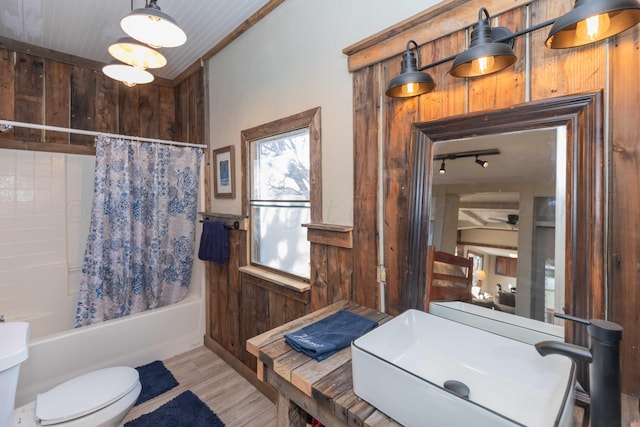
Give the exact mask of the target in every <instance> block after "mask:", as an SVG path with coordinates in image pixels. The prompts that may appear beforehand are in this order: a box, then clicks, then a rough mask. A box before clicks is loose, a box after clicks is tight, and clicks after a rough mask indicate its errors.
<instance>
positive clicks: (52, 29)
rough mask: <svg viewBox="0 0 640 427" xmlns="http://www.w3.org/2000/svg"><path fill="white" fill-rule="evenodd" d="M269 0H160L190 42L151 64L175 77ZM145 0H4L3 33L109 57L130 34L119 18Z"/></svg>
mask: <svg viewBox="0 0 640 427" xmlns="http://www.w3.org/2000/svg"><path fill="white" fill-rule="evenodd" d="M267 3H268V0H242V1H239V0H189V1H180V0H158V3H157V4H158V6H160V8H161V9H162V11H163V12H164V13H166V14H168V15H170V16H171V17H172V18H174V19H175V20H176V21H177V22H178V25H180V27H181V28H182V29H183V30H184V31H185V33H186V34H187V42H186V43H185V44H184V45H182V46H180V47H175V48H170V49H168V48H166V49H161V52H162V53H163V54H164V55H165V57H166V58H167V61H168V64H167V66H166V67H164V68H161V69H155V70H150V71H151V72H152V74H154V75H155V76H157V77H163V78H166V79H174V78H176V77H177V76H178V75H179V74H180V73H181V72H182V71H184V70H185V69H187V68H188V67H189V66H190V65H192V64H193V63H195V62H197V61H198V60H199V59H200V58H201V57H202V56H204V55H205V54H206V53H207V52H208V51H209V50H210V49H211V48H213V47H214V46H215V45H217V44H218V43H219V42H220V41H221V40H222V39H224V38H225V37H226V36H227V35H228V34H229V33H231V32H232V31H233V30H235V29H236V28H237V27H238V26H240V25H241V24H242V23H243V22H244V21H245V20H246V19H248V18H249V17H251V16H252V15H253V14H254V13H255V12H257V11H258V10H260V8H262V6H264V5H265V4H267ZM132 5H133V8H134V9H138V8H141V7H144V5H145V0H133V1H132V0H0V36H1V37H6V38H9V39H12V40H17V41H20V42H23V43H28V44H31V45H36V46H40V47H44V48H46V49H51V50H55V51H58V52H62V53H66V54H70V55H74V56H77V57H80V58H86V59H90V60H93V61H98V62H101V63H105V64H106V63H109V62H111V60H112V58H111V56H110V55H109V53H108V52H107V47H108V46H109V45H110V44H111V43H113V42H115V41H116V40H117V39H118V38H120V37H124V36H125V35H126V34H125V33H124V32H123V31H122V29H121V28H120V19H121V18H122V17H123V16H125V15H126V14H127V13H129V12H130V11H131V7H132Z"/></svg>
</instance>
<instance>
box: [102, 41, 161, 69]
mask: <svg viewBox="0 0 640 427" xmlns="http://www.w3.org/2000/svg"><path fill="white" fill-rule="evenodd" d="M108 50H109V53H110V54H111V56H113V57H114V58H116V59H117V60H118V61H122V62H124V63H125V64H129V65H131V66H133V67H137V68H141V69H143V70H146V69H147V68H162V67H164V66H165V65H167V58H165V57H164V55H163V54H161V53H160V52H158V51H157V50H154V49H152V48H150V47H149V46H147V45H146V44H143V43H140V42H139V41H137V40H134V39H133V38H131V37H122V38H120V39H119V40H118V41H117V42H115V43H114V44H112V45H111V46H109V49H108Z"/></svg>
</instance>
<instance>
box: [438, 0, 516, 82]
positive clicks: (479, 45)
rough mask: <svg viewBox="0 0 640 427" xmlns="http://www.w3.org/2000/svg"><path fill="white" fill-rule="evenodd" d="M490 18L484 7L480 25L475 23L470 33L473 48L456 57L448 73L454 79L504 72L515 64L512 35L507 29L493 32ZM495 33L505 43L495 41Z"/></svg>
mask: <svg viewBox="0 0 640 427" xmlns="http://www.w3.org/2000/svg"><path fill="white" fill-rule="evenodd" d="M483 14H484V15H485V16H486V18H483V17H482V15H483ZM490 19H491V17H490V16H489V12H488V11H487V9H485V8H484V7H483V8H481V9H480V11H479V12H478V22H476V23H475V24H473V30H472V31H471V46H470V47H469V49H467V50H465V51H464V52H462V53H461V54H459V55H457V56H456V59H455V60H454V61H453V65H452V66H451V70H450V71H449V74H451V75H452V76H454V77H476V76H482V75H485V74H491V73H495V72H497V71H500V70H504V69H505V68H507V67H509V66H511V65H513V64H514V63H515V62H516V60H517V59H518V57H517V56H516V55H515V53H513V49H512V48H513V44H514V39H513V37H512V36H513V33H512V32H511V30H509V29H508V28H505V27H496V28H493V29H492V28H491V24H490V23H489V20H490ZM494 34H495V35H496V38H500V39H502V40H504V41H500V42H496V41H495V40H494Z"/></svg>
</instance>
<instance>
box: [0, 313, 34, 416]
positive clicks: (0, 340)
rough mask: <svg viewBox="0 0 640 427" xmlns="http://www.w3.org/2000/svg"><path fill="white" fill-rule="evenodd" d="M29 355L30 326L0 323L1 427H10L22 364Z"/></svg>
mask: <svg viewBox="0 0 640 427" xmlns="http://www.w3.org/2000/svg"><path fill="white" fill-rule="evenodd" d="M28 355H29V324H28V323H26V322H9V323H0V427H10V426H11V418H12V414H13V404H14V402H15V398H16V387H17V386H18V373H19V371H20V364H21V363H22V362H24V361H25V360H27V357H28Z"/></svg>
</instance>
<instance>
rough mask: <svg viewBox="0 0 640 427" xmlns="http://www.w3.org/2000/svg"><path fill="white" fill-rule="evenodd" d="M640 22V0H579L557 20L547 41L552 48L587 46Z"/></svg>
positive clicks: (546, 43)
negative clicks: (639, 0)
mask: <svg viewBox="0 0 640 427" xmlns="http://www.w3.org/2000/svg"><path fill="white" fill-rule="evenodd" d="M638 22H640V3H639V2H638V1H637V0H577V1H576V4H575V6H574V7H573V10H572V11H571V12H569V13H566V14H565V15H562V16H561V17H560V18H558V19H557V20H556V22H555V23H554V24H553V27H551V30H550V31H549V36H548V37H547V40H546V41H545V45H546V46H547V47H550V48H552V49H562V48H568V47H576V46H583V45H586V44H589V43H594V42H597V41H599V40H603V39H606V38H608V37H611V36H614V35H616V34H619V33H621V32H623V31H625V30H627V29H629V28H631V27H633V26H634V25H636V24H637V23H638Z"/></svg>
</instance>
